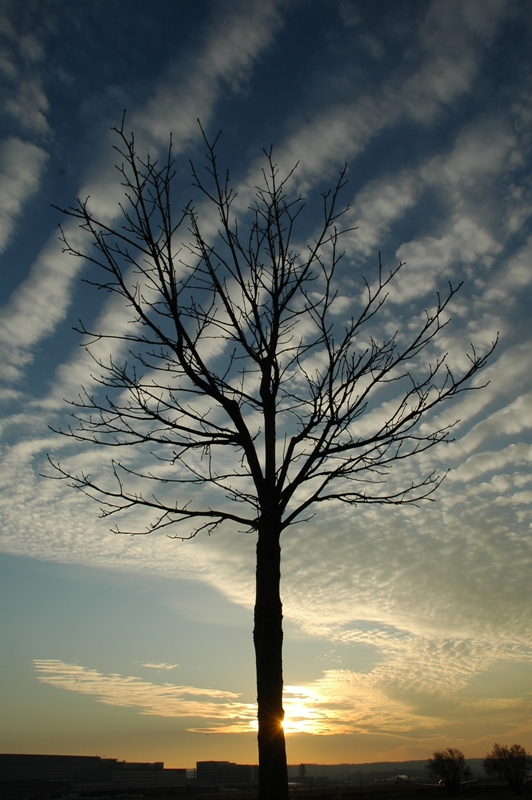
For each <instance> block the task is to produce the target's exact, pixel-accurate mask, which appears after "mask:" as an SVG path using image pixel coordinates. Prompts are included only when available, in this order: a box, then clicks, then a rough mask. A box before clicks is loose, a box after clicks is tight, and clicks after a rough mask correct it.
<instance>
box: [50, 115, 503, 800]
mask: <svg viewBox="0 0 532 800" xmlns="http://www.w3.org/2000/svg"><path fill="white" fill-rule="evenodd" d="M115 131H116V133H117V134H118V136H119V139H120V144H119V146H118V147H116V148H115V149H116V150H117V151H118V153H119V154H120V157H121V159H123V161H121V163H120V164H119V165H118V167H117V168H118V170H119V172H120V175H121V181H122V184H123V186H124V190H125V204H124V205H122V206H121V209H122V215H123V216H122V225H121V226H111V225H109V224H107V223H106V222H105V219H102V217H101V216H99V215H98V213H97V210H96V209H93V208H92V206H91V204H90V201H89V199H87V200H83V201H82V200H78V204H77V205H76V206H75V207H71V208H69V209H63V211H64V213H66V214H67V215H69V216H70V217H73V218H74V219H76V220H78V221H79V223H80V226H81V228H82V229H83V230H84V231H86V232H87V234H88V236H89V241H90V243H91V245H89V244H87V247H84V246H81V245H74V244H71V243H69V242H68V241H67V240H66V238H65V236H64V234H63V235H62V237H63V242H64V250H65V251H66V252H67V253H69V254H70V255H72V256H76V257H79V258H82V259H85V260H86V261H88V262H90V263H91V264H92V265H94V267H95V268H97V269H98V270H99V272H98V273H97V274H93V273H91V275H90V277H89V278H88V283H90V284H92V285H95V286H97V287H98V288H99V289H101V290H104V291H106V292H109V293H111V294H112V295H115V296H118V297H119V298H120V299H121V300H122V301H124V303H125V305H126V306H127V308H128V309H129V311H130V322H131V324H129V325H128V326H127V328H125V329H124V328H122V329H120V330H118V332H117V331H116V330H109V329H108V330H89V329H87V328H86V327H85V326H84V325H83V324H82V323H81V324H80V327H79V328H78V329H77V330H78V331H79V332H80V333H81V334H83V335H84V337H85V342H86V344H87V347H88V349H89V352H90V347H91V345H93V344H94V343H95V342H99V343H101V342H102V340H107V339H108V340H109V347H110V348H113V353H112V354H111V355H110V357H109V359H108V360H107V358H106V359H102V358H100V357H97V356H93V358H94V361H95V370H96V371H97V374H96V375H94V376H93V378H94V380H96V381H97V383H98V384H100V387H101V388H99V389H97V390H96V391H95V392H92V391H90V392H89V391H85V390H83V391H82V393H81V395H80V397H79V399H78V400H77V401H75V402H73V404H72V405H73V406H74V410H73V416H74V418H75V420H76V422H75V423H74V424H73V426H72V427H71V428H69V430H67V431H62V432H64V433H66V434H67V435H68V436H71V437H73V438H74V439H75V440H78V441H83V442H87V441H88V442H91V443H94V444H96V445H98V446H102V445H106V446H108V447H111V448H126V452H127V456H126V457H125V458H122V459H121V460H117V459H112V460H111V462H110V469H111V471H110V475H108V476H103V477H102V476H98V475H96V476H94V475H91V474H88V473H87V472H83V471H82V472H77V471H76V470H74V469H70V468H69V467H68V466H65V465H64V464H61V463H56V462H54V466H55V469H56V470H57V472H56V473H55V474H56V476H57V477H59V478H60V479H66V480H67V481H68V482H69V483H70V484H71V485H72V486H74V487H76V488H77V489H80V490H81V491H83V492H85V493H86V494H88V495H89V496H91V497H93V498H95V499H97V500H99V501H100V503H101V508H102V515H103V516H104V517H105V516H110V515H115V514H117V513H119V512H125V511H128V510H131V509H135V508H136V509H139V508H144V509H148V510H149V511H151V512H153V515H154V516H153V518H152V520H151V522H150V524H149V526H148V527H147V528H146V529H145V530H144V531H143V532H144V533H150V532H152V531H157V530H161V529H165V528H169V527H170V526H177V528H178V534H177V536H180V538H190V537H192V536H196V535H197V534H198V533H199V532H200V531H209V532H212V531H213V530H215V529H216V528H218V527H219V526H220V525H222V524H223V523H229V524H231V525H233V526H237V527H238V528H239V529H243V530H245V531H249V532H252V533H254V534H255V535H256V537H257V551H256V558H257V560H256V602H255V612H254V646H255V654H256V670H257V702H258V749H259V775H260V797H261V798H275V800H280V798H286V797H288V789H287V769H286V753H285V738H284V730H283V717H284V712H283V704H282V690H283V674H282V640H283V632H282V605H281V597H280V563H281V547H280V537H281V533H282V532H283V531H285V530H286V529H287V528H289V526H291V525H292V524H294V523H296V522H301V521H303V520H305V519H307V518H308V517H309V516H311V515H312V513H313V508H315V507H316V506H317V505H318V504H320V503H325V502H341V503H347V504H348V505H351V506H352V507H353V508H354V507H356V506H358V505H361V504H366V503H379V504H390V505H392V504H403V503H412V502H416V501H419V500H421V499H423V498H427V497H429V496H430V495H431V494H432V493H433V492H434V490H435V489H436V488H437V486H438V485H439V483H440V482H441V480H442V476H441V475H438V474H436V473H431V474H429V475H425V476H423V477H421V478H420V479H419V480H410V479H408V480H406V482H404V483H403V484H401V485H394V486H393V487H389V488H387V484H386V479H387V477H388V475H389V473H390V470H391V468H392V467H393V465H394V464H401V463H402V462H404V461H405V460H406V459H409V458H412V457H414V456H416V455H419V454H420V453H422V452H425V451H426V450H428V449H429V448H432V447H434V446H435V445H436V444H438V443H439V442H443V441H447V440H448V439H449V433H450V427H452V426H446V427H444V428H439V429H436V430H431V431H430V432H420V428H419V426H418V423H419V421H420V419H421V418H422V417H423V416H425V415H428V414H429V412H431V411H432V410H433V409H434V408H435V407H437V406H440V405H441V404H442V403H444V401H446V400H449V399H451V398H452V397H454V396H456V395H457V394H458V393H459V392H461V391H463V390H464V389H465V388H466V385H467V384H468V381H469V380H470V378H471V377H472V376H473V375H475V373H476V372H477V371H478V370H479V369H480V368H481V367H482V366H483V365H484V364H485V362H486V358H487V357H488V355H489V353H485V354H484V355H481V356H479V355H477V354H476V352H475V350H474V349H472V351H471V353H470V355H469V362H468V364H467V366H466V368H465V369H463V370H462V371H461V372H460V374H453V372H452V371H451V370H450V368H449V367H448V365H447V361H446V357H445V355H444V356H440V357H436V358H435V359H434V361H432V362H429V361H428V359H427V358H424V357H423V356H424V351H425V349H426V348H427V347H428V346H429V345H430V343H431V342H432V340H433V339H434V338H435V337H436V336H437V335H438V333H439V332H440V331H441V330H442V328H444V327H445V326H446V325H447V322H448V319H447V308H448V305H449V302H450V301H451V299H452V298H453V297H454V295H455V293H456V291H457V290H458V289H459V286H457V287H453V286H450V285H449V288H448V291H447V292H446V294H445V295H444V296H441V295H437V298H436V303H435V307H434V308H433V309H432V310H431V311H426V312H425V315H424V317H423V318H422V319H421V320H420V321H419V323H418V325H417V329H416V330H414V331H413V332H412V331H411V330H408V331H406V333H407V334H408V335H407V336H406V337H405V335H404V333H405V332H402V333H401V334H400V335H399V334H398V333H394V334H392V335H388V336H381V337H380V338H379V336H378V335H376V334H375V333H372V330H371V327H370V326H371V325H373V324H375V325H376V323H377V319H376V315H378V312H379V311H380V310H381V309H382V308H383V305H384V303H385V301H386V298H387V293H388V290H389V287H390V285H391V283H392V281H394V279H396V278H397V275H398V272H399V270H400V268H401V266H402V265H401V264H399V265H398V266H397V267H396V268H395V269H393V270H391V271H390V272H389V273H387V274H385V273H384V272H383V270H382V268H381V265H380V259H379V265H378V270H376V273H377V274H376V276H375V277H374V278H373V279H372V281H371V282H365V281H364V282H363V284H362V286H361V287H360V291H361V293H362V294H361V295H359V296H358V297H357V298H355V300H354V302H353V307H355V308H356V309H357V310H356V313H354V314H353V316H350V315H346V314H342V313H340V312H339V310H338V309H339V308H340V311H341V306H338V304H336V305H335V301H336V300H337V292H338V283H337V268H338V265H339V263H340V261H341V259H342V255H343V253H342V250H341V248H340V238H341V236H342V235H343V234H345V233H346V230H347V229H342V228H341V227H340V226H341V223H342V217H343V215H344V213H345V211H346V210H347V209H346V208H345V207H342V206H340V200H339V195H340V193H341V190H342V188H343V187H344V185H345V170H344V171H342V172H341V174H340V177H339V179H338V181H337V183H336V185H335V187H334V189H332V190H331V191H330V192H326V193H324V194H323V195H322V212H321V214H322V216H321V221H320V222H319V224H318V225H317V229H316V232H315V234H314V236H313V238H312V239H311V240H310V241H309V242H308V243H307V244H306V245H305V246H302V245H300V244H299V242H298V240H297V238H296V233H297V235H299V226H300V225H301V211H302V209H303V206H304V202H303V199H302V198H301V197H300V196H298V195H297V194H295V193H294V191H293V189H292V188H291V187H292V186H293V172H294V171H293V170H292V172H290V173H289V174H286V175H282V174H280V172H279V170H278V168H277V166H276V163H275V160H274V157H273V155H272V152H271V151H269V152H265V161H264V169H263V172H262V179H261V183H260V185H259V186H258V188H257V189H256V193H255V195H254V198H253V200H252V202H251V206H249V203H243V202H242V200H241V198H238V200H237V195H236V193H235V192H234V190H233V189H232V188H231V184H230V180H229V175H228V174H227V173H222V172H220V170H219V168H218V162H217V153H216V146H217V140H215V141H214V142H212V143H211V142H209V141H208V140H207V138H206V137H205V136H204V138H205V146H206V159H207V160H206V172H205V173H204V172H202V174H201V175H200V173H199V172H198V171H197V170H196V169H195V168H194V167H192V175H193V179H192V186H193V187H194V189H195V190H196V191H198V192H199V197H200V202H201V204H202V205H201V207H200V210H198V209H197V208H196V207H195V206H194V205H193V204H192V202H189V203H188V204H187V205H185V206H184V207H181V209H180V210H179V211H178V212H177V214H176V215H175V211H174V206H175V201H174V200H173V191H174V184H175V173H174V166H173V157H172V150H171V143H170V148H169V151H168V156H167V158H165V160H164V163H161V164H159V163H158V162H157V161H153V160H151V159H150V157H149V156H148V157H147V158H146V159H142V158H140V157H139V156H138V155H137V153H136V150H135V140H134V137H133V135H131V136H129V135H126V134H125V132H124V124H122V126H121V128H120V129H115ZM213 210H214V212H215V215H216V220H215V224H213V217H212V211H213ZM174 215H175V216H174ZM209 215H210V216H209ZM360 296H362V300H360ZM491 349H492V348H491ZM491 349H490V352H491ZM126 351H127V352H126ZM384 399H385V400H386V402H383V400H384ZM362 417H364V424H363V425H362V424H361V419H362ZM132 451H134V452H135V453H136V455H135V457H133V452H132ZM135 459H136V460H135ZM144 464H148V465H147V466H143V465H144ZM110 478H111V480H110ZM154 487H155V489H154ZM202 487H203V491H202V492H201V493H200V492H199V491H198V489H202ZM205 487H206V488H207V489H208V491H206V490H205ZM187 523H188V524H187ZM179 526H181V528H180V527H179ZM183 526H184V529H183ZM116 530H119V531H120V532H139V531H124V530H122V529H118V528H117V529H116Z"/></svg>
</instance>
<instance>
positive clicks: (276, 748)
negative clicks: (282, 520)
mask: <svg viewBox="0 0 532 800" xmlns="http://www.w3.org/2000/svg"><path fill="white" fill-rule="evenodd" d="M280 535H281V530H280V526H277V525H275V524H273V525H272V524H264V523H261V524H259V528H258V540H257V572H256V596H255V627H254V630H253V641H254V643H255V660H256V666H257V704H258V723H259V732H258V745H259V800H288V770H287V766H286V749H285V739H284V729H283V719H284V711H283V659H282V650H283V611H282V604H281V595H280V583H281V546H280Z"/></svg>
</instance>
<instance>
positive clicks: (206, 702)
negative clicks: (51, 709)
mask: <svg viewBox="0 0 532 800" xmlns="http://www.w3.org/2000/svg"><path fill="white" fill-rule="evenodd" d="M33 664H34V667H35V671H36V673H37V680H38V681H40V683H46V684H48V685H49V686H54V687H55V688H57V689H64V690H66V691H69V692H77V693H79V694H85V695H91V696H93V697H94V698H95V699H96V700H97V701H98V702H99V703H104V704H105V705H110V706H120V707H122V708H134V709H137V710H138V712H139V713H140V714H144V715H147V716H157V717H174V718H187V719H193V718H196V719H205V720H210V721H212V722H213V723H215V725H214V728H213V729H215V730H216V731H217V732H218V733H222V732H226V730H225V729H226V728H227V729H229V728H230V729H231V732H246V731H249V730H253V725H254V720H255V718H256V707H255V705H253V704H251V703H241V702H240V701H238V698H239V697H240V695H239V694H235V693H234V692H228V691H222V690H220V689H203V688H198V687H196V686H178V685H175V684H172V683H163V684H155V683H150V682H149V681H143V680H140V678H136V677H133V676H123V675H119V674H117V673H112V674H110V675H104V674H102V673H101V672H99V671H98V670H96V669H89V668H86V667H83V666H81V665H79V664H67V663H65V662H63V661H60V660H58V659H34V661H33Z"/></svg>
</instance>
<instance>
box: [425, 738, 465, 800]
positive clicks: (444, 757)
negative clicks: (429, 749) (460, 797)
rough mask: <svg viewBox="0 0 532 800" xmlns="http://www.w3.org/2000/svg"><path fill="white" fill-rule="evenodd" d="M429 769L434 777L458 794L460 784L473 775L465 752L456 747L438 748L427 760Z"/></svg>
mask: <svg viewBox="0 0 532 800" xmlns="http://www.w3.org/2000/svg"><path fill="white" fill-rule="evenodd" d="M427 771H428V773H429V774H430V775H432V777H433V778H438V779H439V780H440V781H441V782H442V784H443V785H444V786H445V788H446V789H447V791H448V792H449V794H451V795H456V794H458V792H459V791H460V784H461V783H462V782H463V781H467V780H469V779H470V778H471V777H472V774H471V770H470V769H469V767H468V766H467V764H466V761H465V757H464V754H463V753H462V751H461V750H458V748H456V747H448V748H447V749H446V750H436V751H435V752H434V753H433V754H432V758H429V760H428V762H427Z"/></svg>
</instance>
